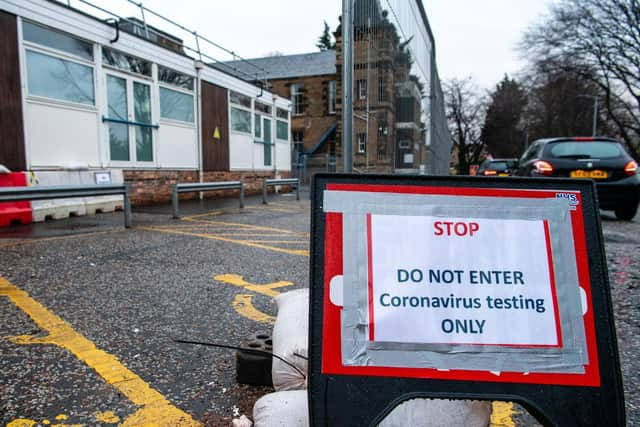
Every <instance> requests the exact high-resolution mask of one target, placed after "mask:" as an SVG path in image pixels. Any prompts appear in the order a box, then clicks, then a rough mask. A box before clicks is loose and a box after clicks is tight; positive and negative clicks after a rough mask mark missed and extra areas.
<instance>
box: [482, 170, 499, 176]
mask: <svg viewBox="0 0 640 427" xmlns="http://www.w3.org/2000/svg"><path fill="white" fill-rule="evenodd" d="M482 174H483V175H484V176H492V175H497V174H498V171H494V170H492V169H487V170H486V171H484V172H482Z"/></svg>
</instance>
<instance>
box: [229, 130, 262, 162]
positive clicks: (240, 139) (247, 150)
mask: <svg viewBox="0 0 640 427" xmlns="http://www.w3.org/2000/svg"><path fill="white" fill-rule="evenodd" d="M254 145H258V144H254V142H253V137H251V135H242V134H238V133H233V132H231V134H230V135H229V168H230V169H231V170H251V169H252V168H253V146H254Z"/></svg>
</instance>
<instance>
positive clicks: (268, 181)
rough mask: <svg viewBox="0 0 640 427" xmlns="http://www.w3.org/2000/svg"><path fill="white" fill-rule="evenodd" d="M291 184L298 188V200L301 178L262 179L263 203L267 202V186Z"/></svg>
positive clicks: (297, 198)
mask: <svg viewBox="0 0 640 427" xmlns="http://www.w3.org/2000/svg"><path fill="white" fill-rule="evenodd" d="M276 185H291V186H292V187H295V189H296V200H300V180H299V179H298V178H281V179H265V180H264V181H262V203H263V204H265V205H266V204H267V187H272V186H276Z"/></svg>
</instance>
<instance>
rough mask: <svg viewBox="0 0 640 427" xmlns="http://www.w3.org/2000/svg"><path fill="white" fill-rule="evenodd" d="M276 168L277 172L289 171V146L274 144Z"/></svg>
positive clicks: (286, 144) (282, 143) (283, 143)
mask: <svg viewBox="0 0 640 427" xmlns="http://www.w3.org/2000/svg"><path fill="white" fill-rule="evenodd" d="M276 166H277V167H278V170H279V171H290V170H291V144H290V143H289V142H276Z"/></svg>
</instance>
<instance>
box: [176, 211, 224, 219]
mask: <svg viewBox="0 0 640 427" xmlns="http://www.w3.org/2000/svg"><path fill="white" fill-rule="evenodd" d="M222 212H223V211H222V210H220V209H214V210H211V211H207V212H204V213H200V214H196V215H189V216H183V217H182V218H181V219H191V218H200V217H203V216H217V215H221V214H222Z"/></svg>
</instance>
